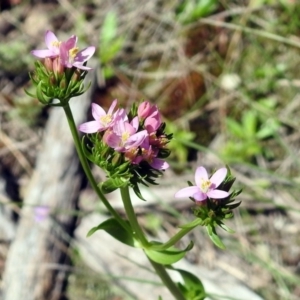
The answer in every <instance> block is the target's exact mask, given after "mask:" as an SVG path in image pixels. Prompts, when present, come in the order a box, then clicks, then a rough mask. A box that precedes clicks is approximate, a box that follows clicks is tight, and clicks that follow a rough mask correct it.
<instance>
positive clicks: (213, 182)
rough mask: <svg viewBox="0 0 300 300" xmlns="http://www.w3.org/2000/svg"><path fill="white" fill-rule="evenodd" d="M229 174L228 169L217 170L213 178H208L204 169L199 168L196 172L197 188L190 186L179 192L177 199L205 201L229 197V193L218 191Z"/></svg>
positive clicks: (176, 195)
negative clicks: (185, 198) (190, 198)
mask: <svg viewBox="0 0 300 300" xmlns="http://www.w3.org/2000/svg"><path fill="white" fill-rule="evenodd" d="M226 174H227V169H226V168H221V169H219V170H217V171H216V172H215V173H214V174H213V175H212V177H211V178H208V174H207V171H206V169H205V168H204V167H198V168H197V170H196V172H195V182H196V186H189V187H186V188H183V189H181V190H179V191H178V192H177V193H176V194H175V198H184V197H192V198H194V199H195V200H196V201H204V200H206V199H207V197H209V198H213V199H222V198H226V197H228V196H229V193H228V192H225V191H222V190H217V187H218V186H219V185H220V184H221V183H222V182H223V180H224V179H225V177H226Z"/></svg>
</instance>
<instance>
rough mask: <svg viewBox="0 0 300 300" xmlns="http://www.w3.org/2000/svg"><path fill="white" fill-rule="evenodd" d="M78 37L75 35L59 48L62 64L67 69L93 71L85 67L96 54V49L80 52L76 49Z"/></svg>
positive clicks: (85, 49) (89, 48)
mask: <svg viewBox="0 0 300 300" xmlns="http://www.w3.org/2000/svg"><path fill="white" fill-rule="evenodd" d="M76 44H77V36H75V35H73V36H71V38H69V39H68V40H67V41H66V42H62V43H61V44H60V47H59V56H60V58H61V62H62V64H63V65H64V66H65V67H67V68H72V67H75V68H78V69H81V70H86V71H87V70H91V68H89V67H86V66H84V63H85V62H86V61H88V60H89V59H90V58H91V57H92V56H93V54H94V53H95V50H96V48H95V47H94V46H90V47H87V48H84V49H83V50H81V51H79V49H78V48H77V47H76Z"/></svg>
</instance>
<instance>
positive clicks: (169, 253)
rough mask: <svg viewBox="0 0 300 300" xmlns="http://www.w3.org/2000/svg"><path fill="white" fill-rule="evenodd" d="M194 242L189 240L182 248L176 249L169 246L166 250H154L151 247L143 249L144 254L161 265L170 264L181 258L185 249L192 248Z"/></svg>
mask: <svg viewBox="0 0 300 300" xmlns="http://www.w3.org/2000/svg"><path fill="white" fill-rule="evenodd" d="M193 246H194V244H193V242H191V243H190V244H189V245H188V246H187V247H186V248H185V249H184V250H178V249H176V248H175V247H171V248H169V249H168V250H161V251H156V250H152V249H144V251H145V253H146V255H147V256H148V257H149V258H150V259H152V260H153V261H155V262H157V263H159V264H162V265H171V264H174V263H176V262H177V261H179V260H181V259H182V258H183V257H184V256H185V254H186V252H187V251H189V250H191V249H192V248H193Z"/></svg>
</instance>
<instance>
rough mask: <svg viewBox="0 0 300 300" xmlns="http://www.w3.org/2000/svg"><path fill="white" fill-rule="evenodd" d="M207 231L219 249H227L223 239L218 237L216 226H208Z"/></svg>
mask: <svg viewBox="0 0 300 300" xmlns="http://www.w3.org/2000/svg"><path fill="white" fill-rule="evenodd" d="M206 230H207V233H208V235H209V237H210V239H211V240H212V242H213V243H214V244H215V245H216V246H217V247H219V248H220V249H225V248H226V247H225V245H224V244H223V242H222V241H221V239H220V238H219V236H218V235H217V233H216V229H215V227H214V226H212V225H207V226H206Z"/></svg>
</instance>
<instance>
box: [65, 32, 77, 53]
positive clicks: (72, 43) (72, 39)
mask: <svg viewBox="0 0 300 300" xmlns="http://www.w3.org/2000/svg"><path fill="white" fill-rule="evenodd" d="M76 44H77V36H76V35H72V36H71V37H70V38H69V39H68V40H67V41H66V42H65V45H66V48H67V49H68V50H71V49H73V48H75V47H76Z"/></svg>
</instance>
